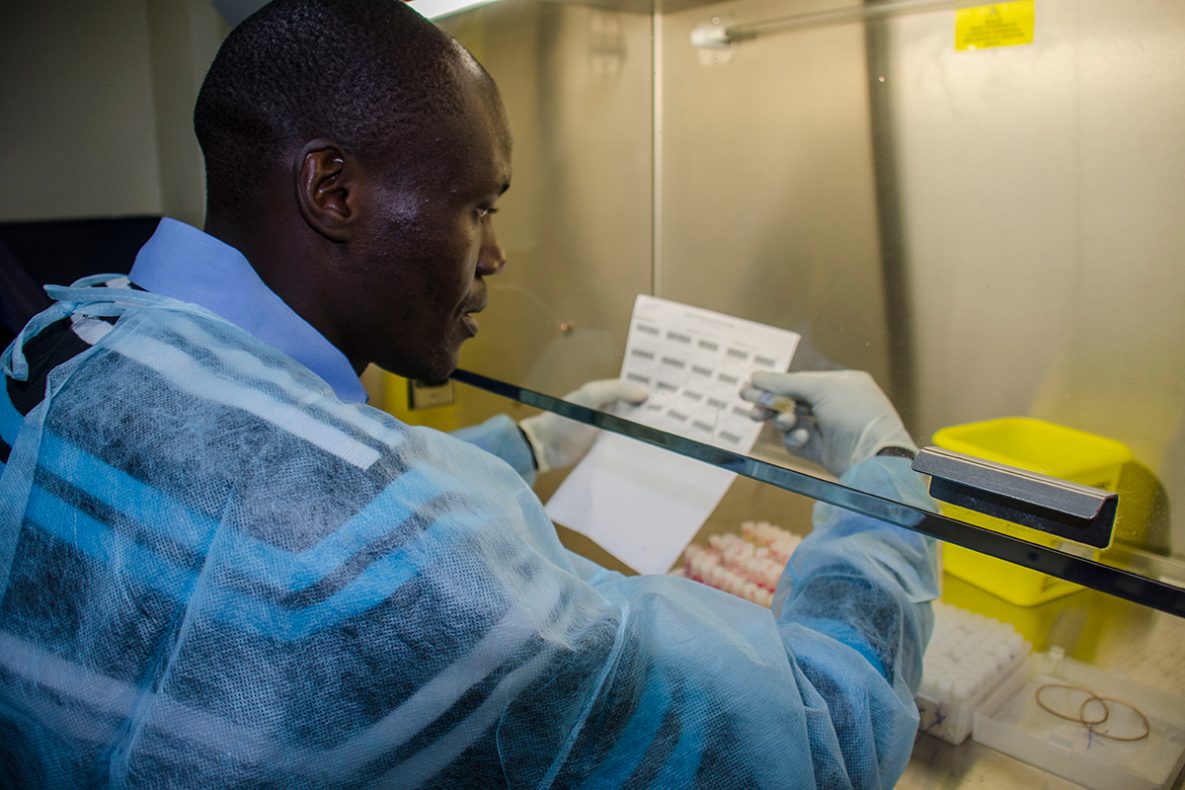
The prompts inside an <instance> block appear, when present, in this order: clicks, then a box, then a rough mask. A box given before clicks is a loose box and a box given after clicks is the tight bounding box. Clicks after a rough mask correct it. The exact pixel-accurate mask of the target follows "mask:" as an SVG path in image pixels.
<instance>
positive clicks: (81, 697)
mask: <svg viewBox="0 0 1185 790" xmlns="http://www.w3.org/2000/svg"><path fill="white" fill-rule="evenodd" d="M55 296H56V298H57V299H58V304H57V305H56V306H55V307H54V308H51V311H52V310H56V311H57V312H56V313H51V314H50V315H48V316H45V317H43V318H42V319H35V322H34V324H33V325H31V326H30V328H29V329H28V330H27V331H26V335H25V337H24V338H23V340H24V341H26V342H27V341H28V340H29V338H30V337H31V336H33V335H34V334H35V333H36V330H37V326H38V325H39V324H44V323H46V322H47V321H49V320H51V319H53V318H55V317H56V318H60V317H61V316H62V315H66V314H72V315H74V316H75V317H76V318H78V317H83V316H104V317H109V318H110V317H117V318H118V321H117V322H116V323H115V327H114V329H112V330H111V331H110V332H109V333H107V334H106V335H105V336H104V337H102V339H101V340H99V341H98V342H97V343H95V345H93V346H92V347H90V348H89V349H88V350H86V351H84V352H82V353H81V354H79V355H77V356H75V357H74V358H73V359H71V360H70V361H69V362H66V363H63V364H61V365H59V366H58V367H57V368H56V369H54V370H53V372H52V374H51V375H50V377H49V381H48V384H47V392H46V393H45V398H44V400H43V401H42V402H41V404H40V405H38V406H37V407H36V408H34V409H33V410H32V411H30V412H29V413H28V414H27V415H25V416H21V415H20V414H18V413H17V412H16V411H15V410H14V408H13V406H12V404H11V403H10V402H9V401H8V399H7V398H0V430H2V431H3V436H4V438H5V440H6V441H7V442H8V443H9V444H11V445H12V452H11V455H10V457H9V458H8V461H7V464H6V465H5V467H4V470H3V477H2V478H0V593H2V595H3V598H2V603H0V773H4V774H5V775H7V776H8V777H10V778H12V779H13V781H14V782H15V783H17V784H20V785H30V786H57V787H65V786H81V785H90V784H110V785H115V786H146V787H147V786H177V785H184V786H194V787H237V786H246V785H250V786H269V787H283V788H298V787H335V786H359V785H367V786H393V787H417V786H472V787H493V786H510V787H546V786H556V787H590V788H596V787H619V786H628V787H662V788H683V787H697V786H698V787H744V788H753V787H827V788H838V787H846V786H864V787H870V786H871V787H875V786H887V785H891V784H892V783H893V782H894V781H895V780H896V778H897V777H898V775H899V774H900V772H901V771H902V769H903V767H904V765H905V762H906V760H907V759H908V755H909V751H910V747H911V744H912V740H913V734H914V730H915V728H916V721H917V715H916V709H915V707H914V703H913V699H912V697H913V690H914V688H915V687H916V684H917V682H918V680H919V675H920V672H921V654H922V651H923V647H924V644H925V642H926V639H927V638H928V634H929V630H930V624H931V619H930V617H931V615H930V611H929V606H928V605H927V604H926V603H925V602H926V601H927V600H928V599H930V598H931V597H933V595H934V592H935V590H934V564H933V562H934V556H933V545H932V544H931V543H930V542H929V541H928V540H927V539H925V538H923V537H921V536H919V535H916V534H913V533H910V532H907V531H904V530H901V529H898V528H896V527H892V526H889V525H886V524H884V523H880V522H877V521H875V520H872V519H869V518H865V517H862V516H857V515H853V514H851V513H848V512H845V511H841V510H837V509H834V508H831V507H826V506H819V507H817V508H816V515H815V527H814V531H813V533H812V534H811V535H810V536H809V537H808V538H807V539H806V540H805V541H804V542H803V544H802V546H801V548H800V549H799V551H798V552H797V553H796V554H795V558H794V561H793V563H792V565H791V567H790V568H789V569H788V571H787V573H786V576H785V578H784V580H783V586H784V587H785V586H786V585H789V594H788V596H787V597H786V599H785V603H784V606H782V607H781V611H780V613H779V614H778V616H777V617H776V618H775V616H774V615H773V614H771V612H770V611H769V610H767V609H763V608H761V607H758V606H755V605H753V604H750V603H748V602H746V601H743V600H740V599H738V598H734V597H731V596H728V595H726V594H724V593H721V592H718V591H716V590H713V589H710V588H708V587H704V586H701V585H698V584H695V583H693V582H690V581H686V580H683V579H677V578H670V577H646V576H642V577H633V578H627V577H624V576H622V575H619V574H617V573H612V572H609V571H607V570H605V569H603V568H600V567H598V566H596V565H594V564H593V563H591V562H588V561H587V560H583V559H581V558H579V557H576V556H574V555H572V554H570V553H568V552H567V551H566V550H564V549H563V548H562V547H561V545H560V544H559V542H558V541H557V539H556V535H555V531H554V529H553V527H552V524H551V523H550V522H549V521H548V519H547V517H546V515H545V514H544V511H543V509H542V508H541V507H540V503H539V501H538V499H537V498H536V497H535V495H534V494H533V493H532V492H531V490H530V488H529V487H528V486H527V485H526V484H525V483H524V481H523V480H522V479H521V478H520V477H519V476H518V475H517V474H515V473H514V472H513V471H512V470H511V468H510V467H509V466H507V465H506V464H505V463H503V462H502V461H500V460H499V459H497V458H495V457H494V456H492V455H490V454H489V453H486V452H484V451H482V450H480V449H478V448H476V447H474V446H472V445H470V444H467V443H465V442H462V441H459V440H457V439H455V438H452V437H450V436H447V435H444V434H441V433H438V432H435V431H432V430H428V429H424V428H416V427H409V426H407V425H404V424H402V423H400V422H398V421H397V420H395V419H393V418H392V417H390V416H388V415H386V414H383V413H381V412H379V411H376V410H374V409H371V408H368V407H366V406H361V405H353V404H345V403H343V402H341V401H340V400H338V399H337V398H335V397H334V395H333V393H332V391H330V390H329V389H328V388H327V386H326V385H325V384H324V382H323V381H322V380H320V379H319V378H317V377H315V376H314V375H312V374H311V373H310V372H309V371H307V370H306V369H304V368H303V367H301V366H299V365H297V364H295V363H294V362H293V361H292V360H291V359H289V358H288V357H286V356H284V355H283V354H281V353H279V352H277V351H275V350H273V349H272V348H270V347H268V346H266V345H264V344H261V343H260V342H258V341H256V340H255V339H253V338H252V337H251V336H250V335H247V334H245V333H244V332H242V331H241V330H239V329H237V328H236V327H234V326H233V325H231V324H228V323H226V322H225V321H223V320H221V319H219V318H217V317H216V316H214V315H213V314H211V313H208V312H205V311H204V310H201V309H200V308H196V307H193V306H190V305H184V304H182V303H179V302H176V301H173V300H169V299H167V298H164V297H159V296H154V295H151V294H146V293H141V292H134V291H121V290H119V289H111V288H78V287H76V288H73V289H60V290H58V291H57V292H56V293H55ZM21 340H22V339H18V341H17V344H16V345H14V346H13V347H10V349H9V351H8V352H6V355H5V358H4V370H5V373H6V375H7V376H9V377H10V378H12V379H14V380H15V379H20V378H21V377H22V376H25V375H27V374H28V371H27V366H26V363H25V359H24V357H23V354H22V350H21V345H20V343H21ZM846 482H848V483H850V484H852V485H855V486H859V487H861V488H865V489H869V490H873V491H877V492H880V493H882V494H885V495H888V496H892V497H894V498H897V499H900V500H904V501H907V502H913V503H916V504H919V505H923V506H925V505H926V504H927V500H926V498H925V495H924V492H923V490H922V489H921V487H920V484H919V482H918V481H917V480H916V479H915V477H914V476H913V475H912V473H910V472H909V471H908V463H907V462H906V461H904V460H903V459H891V458H885V459H876V460H874V461H871V462H867V463H865V464H862V465H859V466H857V467H856V468H855V469H853V470H852V472H851V473H850V474H849V476H848V478H847V479H846Z"/></svg>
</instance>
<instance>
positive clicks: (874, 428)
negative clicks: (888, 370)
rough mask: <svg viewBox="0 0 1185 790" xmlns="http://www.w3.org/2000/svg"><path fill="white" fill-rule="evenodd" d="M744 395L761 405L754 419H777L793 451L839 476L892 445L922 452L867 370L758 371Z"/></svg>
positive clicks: (745, 389) (755, 410) (743, 391)
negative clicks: (918, 449) (865, 371)
mask: <svg viewBox="0 0 1185 790" xmlns="http://www.w3.org/2000/svg"><path fill="white" fill-rule="evenodd" d="M741 397H742V398H744V399H745V400H747V401H749V402H750V403H756V404H759V405H758V406H757V407H755V408H754V410H753V413H752V416H753V418H754V419H759V420H760V419H769V418H770V417H771V416H772V417H773V418H774V425H775V426H776V427H777V429H778V430H779V431H781V432H782V443H783V444H784V445H785V446H786V449H787V450H789V451H790V452H791V453H793V454H794V455H798V456H801V457H803V458H807V459H809V460H811V461H815V462H816V463H818V464H821V465H822V466H823V468H825V469H827V470H828V471H830V472H832V473H834V474H835V475H837V476H842V475H843V474H844V472H846V471H848V470H849V469H851V468H852V467H853V466H855V465H856V464H858V463H860V462H861V461H866V460H868V459H869V458H872V457H873V456H874V455H876V454H877V452H879V451H880V450H882V449H884V448H886V447H902V448H905V449H907V450H909V451H911V452H915V453H916V452H917V445H915V444H914V443H913V439H911V438H910V436H909V433H907V432H906V430H905V426H904V425H902V424H901V418H900V417H898V416H897V410H896V409H894V408H893V404H892V403H890V402H889V399H888V398H887V397H886V396H885V394H884V393H883V392H881V389H880V387H878V386H877V385H876V382H875V381H873V380H872V376H870V375H868V374H867V373H864V372H863V371H858V370H837V371H822V372H800V373H765V372H761V373H754V374H753V379H752V381H751V382H750V384H749V385H748V386H746V387H745V388H744V389H743V390H742V391H741ZM779 398H780V399H779ZM787 399H789V400H787ZM791 401H792V402H791Z"/></svg>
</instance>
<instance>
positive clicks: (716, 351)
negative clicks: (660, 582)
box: [547, 295, 800, 573]
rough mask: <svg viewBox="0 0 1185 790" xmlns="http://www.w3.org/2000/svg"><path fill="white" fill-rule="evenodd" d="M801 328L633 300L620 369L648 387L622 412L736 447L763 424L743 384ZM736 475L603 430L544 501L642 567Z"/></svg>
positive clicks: (655, 560) (673, 550)
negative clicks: (642, 399)
mask: <svg viewBox="0 0 1185 790" xmlns="http://www.w3.org/2000/svg"><path fill="white" fill-rule="evenodd" d="M799 340H800V336H799V335H798V334H796V333H794V332H788V331H786V330H784V329H777V328H775V327H771V326H766V325H764V324H757V323H754V322H752V321H746V320H744V319H740V318H734V317H732V316H727V315H723V314H722V313H715V312H712V311H710V310H701V309H699V308H696V307H690V306H688V305H682V304H679V303H677V302H671V301H667V300H665V299H658V298H655V297H652V296H644V295H643V296H639V297H638V298H637V301H636V302H635V303H634V313H633V317H632V318H631V319H630V332H629V337H628V339H627V341H626V350H625V359H624V361H623V363H622V368H621V375H622V377H623V378H627V379H630V380H632V381H637V382H639V383H641V384H644V385H645V386H646V387H648V388H649V389H650V393H651V394H650V399H649V400H648V401H647V402H646V403H645V404H644V405H642V406H639V407H636V408H634V409H630V410H628V411H624V412H621V416H623V417H625V418H626V419H630V420H634V421H636V422H641V423H644V424H646V425H651V426H653V427H655V428H660V429H662V430H664V431H667V432H669V433H675V434H678V435H680V436H686V437H688V438H691V439H695V440H697V441H700V442H704V443H705V444H712V445H715V446H718V447H722V448H724V449H727V450H732V451H733V452H738V453H747V452H749V450H750V449H752V447H753V443H754V442H755V441H756V440H757V436H758V434H759V433H760V432H761V423H759V422H755V421H754V420H751V419H749V416H748V414H749V410H750V404H748V403H746V402H745V401H743V400H741V398H740V394H739V393H740V389H741V386H742V385H743V384H744V383H745V382H746V381H747V380H748V379H749V376H750V374H752V373H753V372H754V371H757V370H786V369H787V368H788V367H789V366H790V360H791V358H792V357H793V356H794V352H795V350H796V349H797V348H798V341H799ZM734 476H735V475H733V474H732V473H731V472H727V471H724V470H722V469H719V468H717V467H714V466H711V465H709V464H705V463H703V462H701V461H695V460H693V459H690V458H685V457H683V456H679V455H675V454H674V453H671V452H668V451H666V450H662V449H660V448H656V447H651V446H649V445H646V444H643V443H641V442H638V441H634V440H633V439H628V438H626V437H623V436H619V435H616V434H603V435H602V436H601V437H600V438H599V439H598V440H597V443H596V444H595V445H594V446H593V449H592V451H591V452H590V453H589V454H588V455H587V456H586V457H585V458H584V460H583V461H581V462H580V464H579V465H577V467H576V468H575V469H573V470H572V472H571V473H570V474H569V475H568V477H567V479H566V480H565V481H564V483H563V485H561V486H560V487H559V489H558V490H557V491H556V492H555V495H554V496H553V497H552V498H551V500H550V501H548V503H547V513H548V515H549V516H551V518H552V520H554V521H556V522H559V523H560V524H563V525H564V526H566V527H568V528H570V529H573V530H576V531H577V532H581V533H583V534H585V535H587V536H589V537H590V538H592V539H593V540H595V541H596V542H597V543H599V544H600V545H601V546H602V547H604V548H605V549H606V550H607V551H609V552H611V553H612V554H613V555H614V556H616V557H617V558H618V559H620V560H621V561H623V562H625V563H627V564H628V565H630V566H631V567H633V568H634V569H636V570H638V571H640V572H642V573H664V572H666V570H667V569H668V568H669V567H670V566H671V564H672V563H673V562H674V561H675V560H676V559H677V558H678V556H679V553H680V552H681V551H682V550H683V548H684V547H685V546H686V545H687V543H688V542H689V541H690V540H691V539H692V537H694V536H695V533H696V532H697V531H698V530H699V528H700V527H702V526H703V523H704V521H705V520H706V519H707V518H708V516H709V515H711V513H712V511H713V510H714V509H715V508H716V505H717V504H718V503H719V502H720V498H721V497H723V496H724V494H725V492H726V491H727V490H728V486H729V485H730V484H731V483H732V479H733V477H734Z"/></svg>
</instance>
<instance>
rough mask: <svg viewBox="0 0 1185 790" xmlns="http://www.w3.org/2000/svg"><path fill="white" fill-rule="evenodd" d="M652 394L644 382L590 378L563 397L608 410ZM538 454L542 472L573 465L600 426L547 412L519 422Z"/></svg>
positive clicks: (594, 438) (537, 465)
mask: <svg viewBox="0 0 1185 790" xmlns="http://www.w3.org/2000/svg"><path fill="white" fill-rule="evenodd" d="M649 395H650V393H649V392H648V391H647V390H646V388H645V387H643V386H642V385H641V384H635V383H633V382H630V381H624V380H622V379H604V380H602V381H590V382H588V383H587V384H585V385H584V386H583V387H581V388H580V389H578V390H576V391H575V392H569V393H568V394H567V395H565V396H564V400H566V401H568V402H569V403H575V404H576V405H578V406H587V407H589V408H590V409H597V410H598V411H606V410H608V409H609V408H610V407H612V406H614V405H616V404H617V403H619V402H625V403H630V404H635V405H636V404H639V403H642V402H643V401H645V400H646V398H647V397H649ZM518 427H519V428H521V429H522V432H523V434H524V435H525V436H526V437H527V442H528V443H529V444H530V445H531V450H532V452H534V453H535V465H536V467H537V468H538V470H539V471H540V472H546V471H548V470H549V469H560V468H562V467H565V466H571V465H572V464H574V463H576V462H577V461H579V460H580V459H581V458H583V457H584V454H585V453H587V452H588V450H589V448H590V447H592V445H593V442H594V441H596V438H597V429H596V428H594V427H592V426H591V425H585V424H584V423H581V422H576V421H575V420H569V419H568V418H567V417H561V416H560V415H558V414H552V413H551V412H545V413H543V414H540V415H537V416H535V417H528V418H526V419H525V420H522V421H520V422H519V424H518Z"/></svg>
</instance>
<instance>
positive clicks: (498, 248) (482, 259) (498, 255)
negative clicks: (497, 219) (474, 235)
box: [477, 221, 506, 276]
mask: <svg viewBox="0 0 1185 790" xmlns="http://www.w3.org/2000/svg"><path fill="white" fill-rule="evenodd" d="M505 268H506V251H505V250H503V249H502V245H501V244H499V243H498V237H497V235H496V234H495V233H494V226H493V225H492V224H490V223H489V222H488V221H487V223H486V226H485V233H484V235H483V237H482V244H481V253H480V254H479V255H478V256H477V273H478V274H480V275H482V276H489V275H491V274H497V273H499V272H500V271H502V270H503V269H505Z"/></svg>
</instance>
